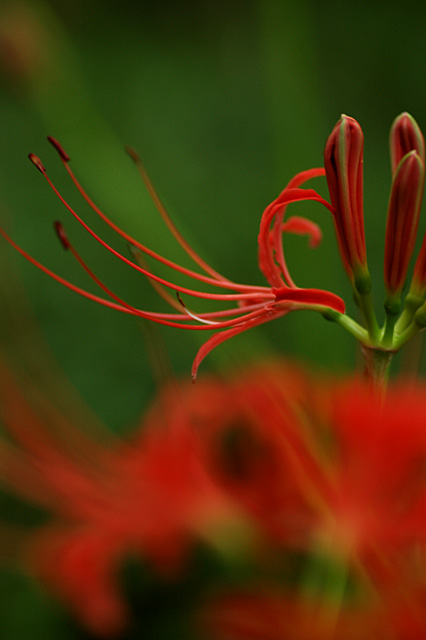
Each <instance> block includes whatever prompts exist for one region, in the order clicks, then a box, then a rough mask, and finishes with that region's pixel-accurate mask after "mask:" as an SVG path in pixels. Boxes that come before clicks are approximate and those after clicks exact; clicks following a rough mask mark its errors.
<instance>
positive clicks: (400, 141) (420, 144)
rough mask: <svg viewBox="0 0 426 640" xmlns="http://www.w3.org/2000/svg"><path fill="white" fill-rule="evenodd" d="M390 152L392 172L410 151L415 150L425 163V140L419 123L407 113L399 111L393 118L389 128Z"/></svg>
mask: <svg viewBox="0 0 426 640" xmlns="http://www.w3.org/2000/svg"><path fill="white" fill-rule="evenodd" d="M389 142H390V154H391V164H392V174H394V173H395V171H396V169H397V167H398V165H399V163H400V162H401V160H402V158H403V157H404V156H405V155H406V154H407V153H409V152H410V151H417V153H418V155H419V156H420V159H421V160H422V162H423V165H424V164H425V141H424V138H423V134H422V132H421V131H420V128H419V125H418V124H417V122H416V121H415V120H414V118H413V117H412V116H410V114H409V113H401V115H399V116H398V117H397V118H395V120H394V122H393V124H392V127H391V130H390V140H389Z"/></svg>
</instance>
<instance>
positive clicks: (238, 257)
mask: <svg viewBox="0 0 426 640" xmlns="http://www.w3.org/2000/svg"><path fill="white" fill-rule="evenodd" d="M425 26H426V6H423V5H421V4H419V3H415V4H414V3H413V4H412V5H411V7H410V3H399V2H392V1H391V2H386V3H384V2H381V1H379V2H375V3H374V2H368V1H367V0H363V1H361V2H358V3H342V2H338V1H337V0H325V1H324V2H318V1H317V0H298V1H297V2H290V1H287V0H283V1H279V0H264V1H262V0H226V1H225V0H214V1H211V0H206V1H205V2H197V1H195V0H193V1H186V2H172V1H168V2H167V1H165V0H160V1H157V2H151V1H144V0H142V1H138V2H136V1H131V0H121V1H120V2H112V1H109V0H74V1H73V2H69V1H68V0H55V1H53V0H52V1H50V2H44V1H40V2H36V1H27V2H25V1H21V0H17V1H15V0H13V1H12V0H11V1H10V2H9V1H8V0H1V1H0V188H1V193H0V203H1V212H0V215H1V224H2V225H3V226H4V227H5V228H6V229H7V230H8V232H9V233H10V234H11V235H12V236H13V238H14V239H15V240H16V241H18V242H19V243H20V244H21V245H22V246H24V247H25V248H26V249H27V250H28V251H29V252H30V253H31V254H32V255H34V256H35V257H36V258H37V259H39V260H40V261H42V262H43V263H44V264H46V265H47V266H49V267H50V268H52V269H53V270H55V271H57V272H58V273H60V274H61V275H62V276H64V277H67V278H69V279H70V280H72V281H73V282H75V283H76V284H79V285H81V286H88V287H89V288H91V290H93V291H95V288H94V287H92V284H91V283H90V282H88V279H87V276H86V275H85V274H84V273H83V272H82V271H81V269H80V268H79V267H78V265H77V264H76V263H75V262H74V261H73V259H72V256H70V255H69V254H68V253H65V252H64V251H63V250H62V248H61V247H60V246H59V243H58V241H57V239H56V237H55V236H54V234H53V231H52V222H53V221H54V220H57V219H59V220H61V221H62V222H63V223H64V224H65V227H66V229H67V232H68V234H69V236H70V237H71V238H72V241H73V243H74V244H75V245H76V246H77V247H78V248H79V250H80V251H81V253H82V254H83V255H84V256H85V258H86V259H87V261H88V262H89V264H90V265H91V266H92V267H93V268H94V270H95V271H96V272H97V273H98V274H99V275H101V276H102V278H103V279H104V280H105V282H107V283H108V285H109V286H110V287H111V288H112V289H114V290H115V291H116V292H117V293H119V295H120V296H121V297H123V298H125V299H128V300H129V301H131V302H132V303H133V304H136V305H139V306H140V307H142V308H146V309H152V310H156V309H159V308H160V307H161V308H163V307H162V303H161V301H160V300H159V298H158V296H157V294H156V293H155V291H154V290H153V289H152V287H151V286H150V285H149V283H147V282H146V281H144V279H143V278H142V277H140V276H138V274H136V273H133V272H132V271H130V270H129V269H126V268H124V267H123V265H121V264H118V263H117V260H114V259H113V257H111V256H109V255H107V254H106V252H105V250H103V249H102V248H101V247H99V246H98V245H97V244H96V243H95V242H94V241H93V239H92V238H90V237H89V236H88V234H87V233H85V232H84V231H83V230H82V229H80V228H79V227H78V225H77V224H76V223H75V222H74V220H72V219H70V215H69V214H68V213H67V211H66V210H65V208H64V207H63V206H62V205H61V203H60V202H59V200H58V199H57V198H56V197H55V196H54V194H53V193H52V192H51V191H50V190H49V188H48V186H47V184H46V182H45V180H44V179H43V177H42V176H41V174H40V173H38V172H37V171H36V170H35V169H34V167H33V166H32V165H31V164H30V163H29V161H28V159H27V154H28V153H29V152H33V153H36V154H37V155H38V156H40V157H41V159H42V160H43V162H44V164H45V166H46V168H47V169H48V172H49V175H50V176H51V177H52V179H53V180H54V181H55V183H56V184H57V186H58V187H59V188H60V190H61V192H62V193H63V194H64V195H65V196H66V198H67V199H68V200H69V202H70V203H71V204H72V205H73V206H75V207H76V208H77V210H78V211H79V212H81V213H82V214H84V215H85V216H86V217H87V219H88V220H89V221H90V222H91V224H93V227H94V228H95V229H96V230H99V231H102V233H103V235H104V237H105V238H106V239H107V240H108V241H110V242H111V243H114V246H116V247H117V248H118V249H122V248H123V243H122V242H121V241H120V239H117V238H114V235H113V234H112V233H111V232H110V231H109V230H108V229H105V228H104V226H103V225H101V224H100V223H99V221H98V220H96V218H95V216H94V215H93V214H92V213H91V212H90V210H89V209H88V207H87V206H85V204H84V202H83V201H82V199H81V197H80V196H79V194H78V193H77V192H76V190H75V188H74V187H73V186H72V184H71V182H70V180H69V178H68V177H67V175H66V172H65V171H64V169H63V167H62V165H61V163H60V161H59V159H58V157H57V155H56V154H55V152H54V151H53V149H52V148H51V147H50V146H49V145H48V143H47V142H46V139H45V138H46V136H47V135H52V136H54V137H55V138H57V139H58V140H60V141H61V143H62V144H63V146H64V147H65V148H66V150H67V151H68V153H69V154H70V156H71V158H72V166H73V169H74V170H75V172H76V174H77V176H78V177H79V178H80V179H81V181H82V183H83V184H84V186H85V187H86V188H87V190H88V191H89V192H90V194H91V195H92V196H93V198H94V199H95V201H96V202H97V203H98V204H99V205H100V206H101V207H102V208H103V209H104V210H105V211H106V212H107V213H108V214H109V215H110V216H111V217H112V218H113V219H114V221H116V222H117V223H118V224H120V225H121V226H122V227H123V228H124V229H125V230H127V231H128V232H129V233H131V234H133V235H135V237H137V238H139V239H140V240H141V241H142V242H144V243H146V244H147V245H148V246H150V247H151V248H153V249H155V250H157V251H158V252H160V253H162V254H164V255H166V256H167V257H170V258H172V259H176V260H179V261H180V262H182V263H185V264H190V263H189V262H188V261H187V258H186V257H185V255H184V254H183V252H182V251H181V250H180V248H179V247H178V246H177V244H176V242H175V241H174V239H173V238H171V237H170V234H169V232H168V230H167V229H166V227H165V225H164V223H163V222H162V220H161V218H160V216H159V215H158V213H157V212H156V211H155V208H154V206H153V204H152V202H151V201H150V198H149V196H148V194H147V192H146V189H145V188H144V185H143V183H142V181H141V180H140V177H139V175H138V173H137V171H136V170H135V167H134V166H133V164H132V162H131V161H130V159H129V158H128V156H127V155H126V154H125V152H124V147H125V145H131V146H133V147H134V148H136V149H137V150H138V151H139V153H140V154H141V156H142V158H143V162H144V164H145V166H146V168H147V170H148V172H149V174H150V176H151V178H152V180H153V182H154V184H155V186H156V188H157V190H158V192H159V193H160V195H161V197H162V199H163V200H164V202H165V204H166V206H167V208H168V210H169V212H170V214H171V216H172V218H173V220H174V221H175V222H176V224H177V225H178V227H179V228H180V230H181V231H182V232H183V233H184V235H186V237H187V238H188V239H189V240H190V242H191V243H192V244H193V245H194V247H196V249H197V250H198V251H199V252H200V253H201V255H202V256H203V257H205V258H206V259H207V260H208V261H210V263H211V264H212V265H213V266H214V267H215V268H217V269H218V270H219V271H220V272H222V273H224V274H226V275H228V276H229V277H230V278H233V279H236V280H237V281H240V282H247V283H257V284H263V278H262V274H261V273H260V272H259V269H258V266H257V245H256V238H257V231H258V225H259V221H260V216H261V213H262V211H263V209H264V208H265V206H266V205H267V204H268V203H269V202H270V201H271V200H272V199H274V198H275V197H276V195H277V194H278V193H279V192H280V190H281V189H282V188H283V186H284V185H285V184H286V183H287V181H288V180H289V179H290V178H291V177H292V176H293V175H294V174H295V173H296V172H298V171H301V170H303V169H306V168H310V167H313V166H319V165H321V164H322V153H323V148H324V143H325V140H326V138H327V136H328V135H329V133H330V131H331V129H332V127H333V126H334V124H335V122H336V121H337V119H338V118H339V116H340V114H341V113H342V112H343V113H347V114H348V115H351V116H353V117H355V118H356V119H357V120H358V121H359V122H360V123H361V125H362V127H363V129H364V134H365V223H366V234H367V246H368V258H369V266H370V271H371V273H372V276H373V282H374V294H375V299H376V301H377V302H376V304H377V312H378V314H379V316H380V317H382V316H381V305H382V300H383V287H382V284H381V282H382V264H383V245H384V229H385V218H386V206H387V199H388V192H389V185H390V169H389V156H388V132H389V127H390V125H391V123H392V120H393V118H394V117H395V116H396V115H397V114H399V113H400V112H401V111H405V110H407V111H409V112H411V113H412V114H413V115H414V117H415V118H416V119H417V121H418V122H419V124H420V126H421V127H423V129H425V128H426V88H425V83H424V77H425V75H426V68H425V67H426V57H425V44H424V32H425ZM315 186H316V187H317V188H318V190H319V191H321V192H322V193H324V194H326V185H325V181H323V180H317V182H316V185H315ZM302 212H303V213H304V214H305V215H308V216H310V217H311V218H312V219H313V220H315V221H316V222H318V223H319V224H320V225H321V227H322V229H323V232H324V240H323V243H322V245H321V246H320V247H319V248H318V249H316V250H315V251H312V250H310V249H309V248H308V247H307V243H306V240H305V239H303V238H296V237H294V238H293V237H289V238H288V240H287V242H286V250H287V255H288V262H289V265H290V268H291V270H292V273H293V274H294V278H295V280H296V282H297V283H298V284H300V285H302V286H318V287H322V288H325V289H330V290H332V291H334V292H336V293H338V294H340V295H341V296H343V297H344V298H345V300H346V301H347V304H348V308H349V310H350V311H352V312H353V313H356V311H355V309H354V307H353V305H352V303H351V293H350V288H349V285H348V283H347V281H346V277H345V274H344V270H343V267H342V265H341V263H340V260H339V256H338V252H337V249H336V242H335V238H334V231H333V227H332V223H331V220H330V216H329V214H328V212H327V211H326V210H325V209H324V210H323V209H322V208H320V207H319V206H316V205H314V204H312V203H309V204H308V205H304V206H303V207H299V208H297V207H295V208H294V213H302ZM425 227H426V224H425V221H424V220H423V221H422V222H421V226H420V235H422V234H423V233H424V230H425ZM0 244H1V248H0V254H1V273H0V281H1V288H2V294H1V295H2V300H1V301H0V310H1V316H2V317H1V324H2V328H3V336H2V342H3V348H4V349H7V350H8V352H9V354H11V355H12V357H16V358H20V357H21V356H22V357H24V356H25V357H29V358H30V359H31V358H32V359H33V361H34V360H37V349H38V348H39V347H40V346H41V345H42V343H43V342H44V341H46V343H47V345H48V347H49V349H51V351H52V358H54V359H56V360H57V362H58V363H59V365H60V367H61V369H62V370H63V371H64V372H65V375H66V376H67V377H68V378H69V379H70V380H71V382H72V384H73V385H74V386H75V387H76V388H77V390H78V392H79V393H80V394H81V396H82V397H83V399H84V401H85V402H86V403H87V404H88V405H89V407H91V408H92V409H93V410H94V411H95V412H96V414H97V415H98V416H99V417H100V419H101V420H102V421H103V422H105V423H106V424H107V426H108V428H110V429H114V430H118V431H122V432H123V433H125V432H126V431H128V430H131V428H132V424H133V423H134V422H135V421H136V419H137V416H138V414H139V412H140V411H141V410H143V407H144V406H145V405H146V403H147V402H148V401H149V398H150V396H151V395H152V393H153V392H154V390H155V388H156V385H157V384H158V382H159V381H161V379H162V377H163V376H164V375H165V374H164V371H165V370H168V371H169V372H173V374H174V375H180V376H185V375H188V376H189V372H190V366H191V361H192V358H193V356H194V355H195V353H196V350H197V348H198V346H199V345H200V344H201V341H202V338H203V337H205V335H206V334H191V333H190V332H179V331H178V330H174V329H163V328H160V327H153V326H145V325H143V324H141V323H140V322H139V321H137V320H135V319H132V318H129V317H127V316H126V315H124V314H120V313H116V312H112V311H108V310H105V309H104V308H102V307H100V306H97V305H96V304H94V303H91V302H89V301H87V300H84V299H82V298H80V297H78V296H77V295H75V294H73V293H71V292H69V291H67V290H65V289H64V288H62V287H61V286H60V285H58V284H57V283H56V282H54V281H52V280H50V279H49V278H48V277H46V276H45V275H43V274H42V273H41V272H39V271H37V270H36V269H35V268H34V267H33V266H31V265H30V264H28V263H26V262H25V261H24V260H23V259H22V258H20V257H19V256H18V255H16V254H14V252H13V251H12V250H11V249H10V248H9V247H8V245H6V243H5V242H3V241H2V242H1V243H0ZM124 250H126V249H125V248H124ZM158 272H160V271H158ZM187 302H188V305H189V306H190V307H191V308H193V309H194V310H196V309H197V303H194V304H191V302H192V301H187ZM23 305H24V306H23ZM22 311H24V313H22ZM41 348H42V349H44V346H42V347H41ZM416 349H417V346H416ZM28 354H32V355H30V356H28ZM276 354H278V355H286V356H289V357H297V358H302V359H304V360H306V361H307V362H310V363H312V364H314V365H316V366H319V367H322V368H327V369H331V370H333V371H335V372H344V371H348V370H352V369H353V368H354V366H356V363H357V354H356V348H355V346H354V343H353V340H352V338H351V337H350V336H349V335H346V334H345V333H344V332H343V331H342V330H341V329H339V328H338V327H335V326H334V325H332V324H331V323H327V322H325V321H324V320H323V319H322V318H321V317H320V316H319V315H317V314H314V313H308V312H305V313H297V314H296V313H295V314H292V315H290V316H289V317H288V318H285V319H283V320H280V321H277V322H275V323H271V324H270V325H269V326H265V327H263V328H260V329H256V330H253V331H251V332H248V333H246V334H245V335H243V336H241V337H239V338H237V339H236V340H235V341H234V342H233V343H232V344H231V343H229V344H226V345H224V346H222V347H220V348H219V349H218V350H217V352H215V353H214V354H212V355H211V356H210V357H209V358H208V359H207V360H206V361H205V362H204V363H203V365H202V368H201V372H200V375H203V372H205V371H208V370H209V369H218V368H219V369H220V368H222V367H226V366H236V365H240V364H241V363H245V362H247V361H248V360H250V359H252V358H256V357H259V356H261V355H276ZM49 357H50V356H49ZM158 361H161V362H162V363H163V364H162V367H161V370H158V369H159V367H157V366H156V363H158ZM43 362H44V361H43ZM33 364H34V362H33ZM45 364H46V363H45ZM0 609H1V616H2V618H1V620H2V622H1V625H2V627H3V628H5V629H6V630H7V631H6V632H5V633H6V635H4V636H3V637H5V638H8V640H9V639H13V638H22V637H30V636H29V635H25V634H26V633H27V632H28V629H30V628H31V629H33V630H37V633H39V636H38V637H40V638H41V637H42V638H49V637H52V638H53V637H55V638H59V637H64V638H65V637H76V636H75V635H69V634H71V633H74V634H75V633H76V632H75V631H73V632H71V631H69V629H68V630H67V628H66V627H65V626H64V624H63V619H62V617H61V616H62V613H58V612H57V611H56V609H55V608H54V607H53V605H52V604H51V603H50V601H49V600H48V599H47V598H45V597H44V596H43V595H42V594H41V593H40V592H38V591H37V590H35V589H34V588H33V585H32V584H29V583H27V582H25V580H24V578H22V577H16V576H15V575H14V574H7V575H6V579H4V580H3V581H2V583H1V585H0ZM22 611H25V615H22ZM67 633H68V635H67ZM22 634H24V635H22ZM31 637H36V636H35V635H33V634H32V633H31ZM158 637H160V636H158ZM161 637H163V636H161ZM164 637H165V636H164Z"/></svg>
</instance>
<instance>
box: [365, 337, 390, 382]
mask: <svg viewBox="0 0 426 640" xmlns="http://www.w3.org/2000/svg"><path fill="white" fill-rule="evenodd" d="M396 351H397V350H396V349H395V350H392V351H391V350H390V349H380V348H378V347H368V346H366V345H363V346H362V354H363V356H364V361H365V376H366V378H367V380H369V381H370V382H371V384H372V386H373V387H374V388H376V389H379V390H381V391H384V390H385V388H386V382H387V378H388V374H389V366H390V363H391V361H392V358H393V356H394V355H395V353H396Z"/></svg>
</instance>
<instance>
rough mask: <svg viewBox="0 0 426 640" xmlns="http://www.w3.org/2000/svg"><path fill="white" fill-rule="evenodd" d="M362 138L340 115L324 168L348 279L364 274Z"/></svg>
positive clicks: (356, 126) (350, 121)
mask: <svg viewBox="0 0 426 640" xmlns="http://www.w3.org/2000/svg"><path fill="white" fill-rule="evenodd" d="M363 148H364V136H363V133H362V129H361V127H360V125H359V124H358V122H357V121H356V120H354V119H353V118H350V117H349V116H345V115H342V117H341V118H340V120H339V122H338V123H337V124H336V126H335V127H334V129H333V131H332V133H331V135H330V137H329V138H328V140H327V144H326V146H325V151H324V167H325V173H326V177H327V183H328V189H329V191H330V198H331V204H332V205H333V207H334V210H335V211H334V222H335V227H336V233H337V238H338V242H339V247H340V253H341V256H342V259H343V263H344V265H345V268H346V270H347V272H348V273H349V275H350V277H351V278H353V279H355V278H356V277H357V276H359V275H362V274H364V273H365V272H366V271H367V258H366V251H365V234H364V213H363Z"/></svg>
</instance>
